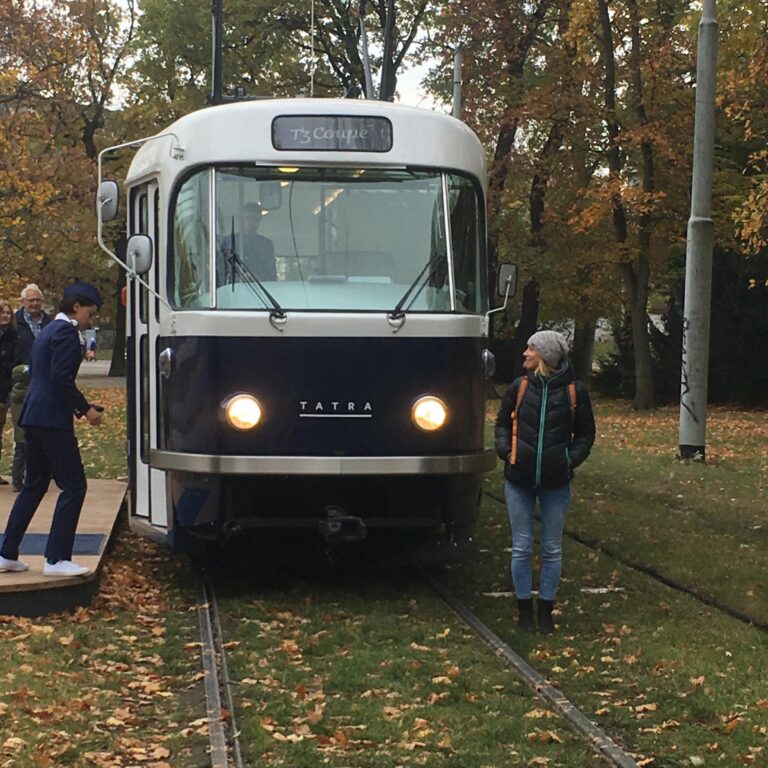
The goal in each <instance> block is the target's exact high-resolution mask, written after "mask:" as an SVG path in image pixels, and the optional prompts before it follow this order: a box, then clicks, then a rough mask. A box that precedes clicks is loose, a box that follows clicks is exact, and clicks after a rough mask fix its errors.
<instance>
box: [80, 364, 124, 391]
mask: <svg viewBox="0 0 768 768" xmlns="http://www.w3.org/2000/svg"><path fill="white" fill-rule="evenodd" d="M111 364H112V361H111V360H94V361H93V362H92V363H87V362H85V361H83V362H82V363H80V370H79V371H78V373H77V383H78V384H80V385H81V386H83V387H96V388H97V389H107V388H112V387H124V386H125V376H110V375H109V367H110V365H111Z"/></svg>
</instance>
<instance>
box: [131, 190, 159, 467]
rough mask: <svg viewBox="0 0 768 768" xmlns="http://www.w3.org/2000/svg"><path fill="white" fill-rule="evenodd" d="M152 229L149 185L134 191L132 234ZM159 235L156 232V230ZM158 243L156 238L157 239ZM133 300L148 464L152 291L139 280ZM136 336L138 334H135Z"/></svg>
mask: <svg viewBox="0 0 768 768" xmlns="http://www.w3.org/2000/svg"><path fill="white" fill-rule="evenodd" d="M148 232H149V197H148V195H147V190H146V188H139V189H135V190H133V221H132V233H134V234H148ZM155 235H156V233H155ZM155 245H156V240H155ZM134 291H136V292H137V294H138V295H136V294H134V300H135V301H137V304H138V310H139V311H138V319H139V324H138V327H136V328H135V334H136V335H137V336H138V349H137V350H136V352H137V354H136V358H135V359H136V361H137V363H138V368H139V372H138V382H137V384H138V391H139V400H138V408H139V413H138V414H137V416H138V418H137V420H136V424H137V425H138V427H139V430H140V431H139V435H138V437H139V441H138V443H139V457H140V458H141V461H142V462H143V463H145V464H147V463H148V462H149V430H150V413H149V372H148V369H149V348H148V346H147V334H146V325H147V322H148V314H149V300H150V299H149V293H148V291H147V289H146V288H145V287H144V286H143V285H141V284H140V283H137V282H134ZM134 338H136V337H134Z"/></svg>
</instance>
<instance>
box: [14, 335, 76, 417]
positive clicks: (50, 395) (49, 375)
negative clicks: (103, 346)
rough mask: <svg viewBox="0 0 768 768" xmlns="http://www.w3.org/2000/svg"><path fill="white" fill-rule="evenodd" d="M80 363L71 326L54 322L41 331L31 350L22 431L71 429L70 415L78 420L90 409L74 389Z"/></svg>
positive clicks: (22, 411)
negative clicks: (35, 428) (29, 429)
mask: <svg viewBox="0 0 768 768" xmlns="http://www.w3.org/2000/svg"><path fill="white" fill-rule="evenodd" d="M81 360H82V353H81V347H80V334H79V333H78V332H77V328H75V326H74V325H72V323H70V322H69V321H67V320H54V321H53V322H51V323H49V324H48V325H46V326H45V328H43V330H42V331H41V332H40V335H39V336H38V337H37V339H36V341H35V344H34V346H33V347H32V363H31V366H30V372H29V373H30V380H29V390H28V391H27V397H26V399H25V400H24V405H23V406H22V409H21V418H20V419H19V421H20V423H21V425H22V426H23V427H54V428H56V429H70V430H71V429H74V426H73V424H72V416H73V414H74V415H76V416H82V415H83V414H84V413H86V411H87V410H88V409H89V408H90V405H89V403H88V401H87V400H86V399H85V397H84V396H83V395H82V393H81V392H80V390H79V389H78V388H77V387H76V386H75V376H77V371H78V369H79V368H80V362H81Z"/></svg>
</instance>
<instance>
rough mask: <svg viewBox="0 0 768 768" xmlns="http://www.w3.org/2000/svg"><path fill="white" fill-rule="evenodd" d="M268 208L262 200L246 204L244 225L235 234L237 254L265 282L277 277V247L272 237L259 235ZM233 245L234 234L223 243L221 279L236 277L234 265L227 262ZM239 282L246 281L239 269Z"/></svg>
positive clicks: (222, 281) (224, 281) (220, 258)
mask: <svg viewBox="0 0 768 768" xmlns="http://www.w3.org/2000/svg"><path fill="white" fill-rule="evenodd" d="M263 211H264V208H263V207H262V205H261V203H256V202H253V203H246V205H245V206H244V208H243V226H242V231H241V232H240V234H239V235H236V236H235V244H234V245H235V247H234V250H235V253H236V254H237V256H239V257H240V259H241V261H242V264H243V266H244V267H245V268H246V269H247V270H248V272H250V273H251V274H252V275H254V277H256V278H257V279H259V280H261V281H270V280H272V281H274V280H277V268H276V266H275V246H274V245H273V244H272V241H271V240H270V239H269V238H266V237H264V236H263V235H260V234H259V226H260V225H261V217H262V215H263ZM231 248H232V235H227V236H226V237H225V238H224V241H223V242H222V255H221V256H220V257H219V282H220V283H225V284H226V283H227V282H229V281H230V280H231V278H232V266H231V265H230V264H229V263H228V261H227V256H229V252H230V249H231ZM235 281H236V282H243V279H242V278H240V277H239V276H238V274H237V272H235Z"/></svg>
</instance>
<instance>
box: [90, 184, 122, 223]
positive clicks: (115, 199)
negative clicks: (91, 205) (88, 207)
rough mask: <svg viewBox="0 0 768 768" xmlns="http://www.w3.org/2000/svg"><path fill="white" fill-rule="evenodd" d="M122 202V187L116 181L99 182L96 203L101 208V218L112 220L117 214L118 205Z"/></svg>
mask: <svg viewBox="0 0 768 768" xmlns="http://www.w3.org/2000/svg"><path fill="white" fill-rule="evenodd" d="M119 202H120V187H118V186H117V182H116V181H102V182H101V184H99V194H98V196H97V199H96V205H97V206H98V207H99V208H101V220H102V221H112V219H114V218H115V216H117V206H118V204H119Z"/></svg>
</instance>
